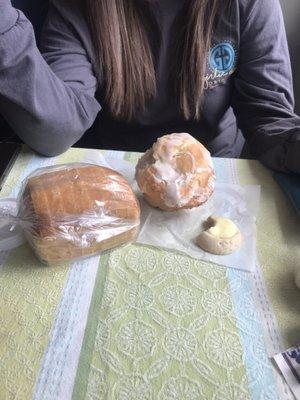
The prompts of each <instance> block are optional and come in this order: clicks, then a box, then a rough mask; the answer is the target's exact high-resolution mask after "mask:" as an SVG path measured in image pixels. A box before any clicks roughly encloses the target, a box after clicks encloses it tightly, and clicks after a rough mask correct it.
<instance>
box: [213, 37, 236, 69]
mask: <svg viewBox="0 0 300 400" xmlns="http://www.w3.org/2000/svg"><path fill="white" fill-rule="evenodd" d="M209 65H210V67H211V68H212V69H213V70H217V71H220V72H224V73H225V72H228V71H230V70H231V69H232V68H233V67H234V65H235V51H234V48H233V46H232V45H231V44H230V43H220V44H217V45H216V46H215V47H213V48H212V49H211V50H210V54H209Z"/></svg>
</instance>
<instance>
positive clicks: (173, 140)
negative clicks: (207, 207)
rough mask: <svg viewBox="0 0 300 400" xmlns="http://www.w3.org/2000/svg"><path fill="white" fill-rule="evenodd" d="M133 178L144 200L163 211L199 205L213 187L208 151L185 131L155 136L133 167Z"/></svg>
mask: <svg viewBox="0 0 300 400" xmlns="http://www.w3.org/2000/svg"><path fill="white" fill-rule="evenodd" d="M136 180H137V183H138V185H139V188H140V190H141V192H142V193H143V195H144V197H145V199H146V200H147V202H148V203H149V204H150V205H152V206H153V207H158V208H160V209H162V210H166V211H175V210H179V209H186V208H193V207H198V206H200V205H201V204H203V203H205V202H206V201H207V200H208V198H209V197H210V196H211V195H212V193H213V190H214V182H215V173H214V169H213V163H212V159H211V156H210V153H209V151H208V150H207V149H206V148H205V147H204V146H203V145H202V144H201V143H200V142H198V141H197V140H196V139H194V138H193V137H192V136H191V135H189V134H188V133H173V134H171V135H166V136H163V137H161V138H159V139H158V140H157V142H156V143H154V145H153V146H152V148H151V149H149V150H148V151H147V152H146V153H145V154H144V156H143V157H142V158H141V159H140V160H139V162H138V164H137V167H136Z"/></svg>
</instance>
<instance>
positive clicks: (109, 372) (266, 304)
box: [0, 148, 300, 400]
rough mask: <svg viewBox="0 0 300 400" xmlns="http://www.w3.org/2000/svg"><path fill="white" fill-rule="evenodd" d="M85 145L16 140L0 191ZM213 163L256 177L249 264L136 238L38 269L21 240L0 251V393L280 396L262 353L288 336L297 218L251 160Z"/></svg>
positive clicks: (297, 299)
mask: <svg viewBox="0 0 300 400" xmlns="http://www.w3.org/2000/svg"><path fill="white" fill-rule="evenodd" d="M87 152H89V150H87V149H70V150H69V151H68V152H66V153H65V154H63V155H61V156H59V157H56V158H50V159H49V158H43V157H39V156H36V155H34V154H33V153H32V152H31V151H30V150H28V149H27V148H24V149H23V151H22V153H21V154H20V155H19V157H18V159H17V160H16V161H15V164H14V168H13V169H12V171H11V173H10V174H9V176H8V179H7V181H6V183H5V185H4V187H3V190H2V192H1V193H0V195H1V197H16V196H17V194H18V190H19V187H20V183H21V181H22V180H23V179H24V178H25V177H26V176H27V174H28V173H30V172H31V171H32V170H34V169H35V168H37V167H40V166H45V165H52V164H62V163H66V162H78V161H80V160H84V158H85V156H86V154H87ZM103 154H104V155H107V154H108V155H109V157H117V158H124V159H126V160H128V161H130V162H133V163H135V162H136V161H137V159H138V154H134V153H126V154H124V153H119V152H103ZM214 163H215V167H216V171H217V179H218V180H219V181H220V182H227V183H236V184H237V183H240V184H242V185H260V186H261V202H260V211H259V215H258V218H257V253H258V265H257V270H256V271H255V272H254V273H253V274H249V273H245V272H242V271H237V270H234V269H231V268H228V269H226V268H222V267H218V266H214V265H212V264H209V263H205V262H202V261H196V260H193V259H190V258H189V257H185V256H182V255H178V254H176V253H172V252H166V251H164V250H161V249H153V248H147V247H145V246H140V245H130V246H126V247H124V248H121V249H119V250H116V251H113V252H111V253H108V254H106V255H103V256H101V257H99V258H98V257H95V258H92V259H90V260H87V261H84V262H77V263H73V264H72V265H65V266H60V267H44V266H41V265H40V264H39V263H38V261H37V260H36V259H35V257H34V256H33V254H32V251H31V250H30V248H29V246H28V245H23V246H21V247H20V248H18V249H15V250H13V251H11V252H9V253H5V254H4V253H0V338H1V340H0V398H1V399H2V398H3V399H6V398H7V399H15V398H17V399H29V398H35V399H48V398H49V399H64V400H65V399H68V398H73V399H84V398H87V399H98V398H99V399H104V398H108V399H133V398H142V397H144V398H145V399H156V398H159V399H177V398H189V399H198V398H201V395H202V396H206V397H205V398H209V399H214V400H219V399H220V400H221V399H222V400H223V399H224V400H227V399H228V400H229V399H272V400H275V399H277V398H278V399H281V398H282V399H292V397H291V395H290V394H289V392H288V389H287V387H286V386H284V385H283V383H282V381H281V379H280V377H279V375H278V374H277V373H276V372H275V371H274V369H273V367H272V364H271V361H270V359H269V356H270V355H273V354H275V353H276V352H278V351H280V350H283V349H285V348H286V347H290V346H292V345H295V344H297V343H298V342H299V341H300V323H299V321H300V318H299V313H300V307H299V304H300V294H299V291H298V290H297V289H296V287H295V284H294V280H293V273H294V268H295V267H296V266H297V265H299V268H300V253H299V238H300V228H299V221H298V220H297V216H296V212H295V211H294V209H293V208H292V206H291V205H290V204H289V202H288V201H287V200H286V198H285V196H284V195H283V193H282V191H281V189H280V188H279V187H278V185H277V184H276V182H275V181H274V180H273V179H272V177H271V174H270V173H269V171H268V170H267V169H265V168H264V167H263V166H261V165H260V164H259V163H258V162H257V161H253V160H251V161H248V160H230V159H214ZM134 396H135V397H134Z"/></svg>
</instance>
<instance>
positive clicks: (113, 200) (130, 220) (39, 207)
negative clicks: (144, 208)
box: [22, 164, 140, 263]
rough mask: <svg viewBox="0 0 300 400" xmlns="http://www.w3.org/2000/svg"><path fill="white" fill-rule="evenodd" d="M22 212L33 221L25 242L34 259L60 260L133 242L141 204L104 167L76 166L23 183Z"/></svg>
mask: <svg viewBox="0 0 300 400" xmlns="http://www.w3.org/2000/svg"><path fill="white" fill-rule="evenodd" d="M22 203H23V206H22V209H23V212H24V210H25V213H27V214H28V216H29V217H30V218H31V220H32V226H31V229H30V230H29V231H27V238H28V239H29V241H30V243H31V245H32V246H33V248H34V250H35V251H36V253H37V255H38V257H39V258H40V259H41V260H42V261H44V262H46V263H53V262H55V263H56V262H65V261H70V260H73V259H77V258H79V257H83V256H89V255H92V254H95V253H98V252H101V251H104V250H107V249H110V248H113V247H116V246H119V245H122V244H124V243H127V242H128V241H131V240H133V239H134V238H135V237H136V235H137V233H138V229H139V223H140V206H139V203H138V200H137V198H136V196H135V194H134V192H133V191H132V189H131V187H130V186H129V184H128V183H127V181H126V180H125V178H124V177H123V176H122V175H120V174H119V173H117V172H116V171H113V170H111V169H109V168H105V167H100V166H95V165H89V164H76V165H72V164H70V165H66V166H63V167H59V168H57V167H54V168H50V169H49V170H47V171H42V172H41V173H39V174H38V175H37V176H32V177H30V178H29V179H28V181H27V184H26V186H25V188H24V192H23V196H22Z"/></svg>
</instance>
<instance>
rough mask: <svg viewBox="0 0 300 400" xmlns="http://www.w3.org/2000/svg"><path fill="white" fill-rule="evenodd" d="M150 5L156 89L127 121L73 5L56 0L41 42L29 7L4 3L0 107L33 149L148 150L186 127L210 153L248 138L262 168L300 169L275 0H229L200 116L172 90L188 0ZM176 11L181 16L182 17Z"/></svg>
mask: <svg viewBox="0 0 300 400" xmlns="http://www.w3.org/2000/svg"><path fill="white" fill-rule="evenodd" d="M140 1H144V3H145V13H146V14H147V16H148V17H149V18H153V19H154V20H155V22H156V24H152V25H151V26H153V27H155V26H156V28H153V32H149V35H150V38H149V39H150V43H151V44H152V47H153V52H154V54H155V55H156V56H155V69H156V78H157V94H156V96H155V98H154V99H152V100H151V101H149V102H148V103H147V105H146V109H145V111H143V112H137V113H136V115H135V116H134V118H133V119H132V120H131V121H129V122H126V121H122V120H116V119H114V118H113V117H112V116H111V114H110V112H109V108H108V106H107V104H106V103H105V87H104V82H98V81H97V79H96V77H95V69H96V63H95V55H94V50H93V45H92V41H91V37H90V33H89V29H88V26H87V24H86V22H85V19H84V16H83V13H82V11H81V9H80V8H79V7H78V6H76V2H75V1H74V2H73V1H67V0H53V1H52V3H51V4H50V7H49V13H48V17H47V20H46V23H45V25H44V29H43V34H42V38H41V43H40V47H39V49H38V47H37V45H36V40H35V35H34V31H33V28H32V26H31V23H30V22H29V21H28V20H27V19H26V17H25V16H24V14H23V13H22V12H21V11H19V10H16V9H15V8H13V7H12V6H11V3H10V1H9V0H0V114H1V115H2V116H3V117H4V118H5V119H6V121H7V122H8V123H9V125H10V126H11V127H12V128H13V130H14V131H15V132H16V134H17V135H18V136H19V137H20V138H21V139H22V140H23V141H24V142H25V143H27V144H28V145H29V146H30V147H31V148H33V149H34V150H36V151H37V152H39V153H41V154H44V155H47V156H52V155H57V154H59V153H62V152H64V151H66V150H67V149H68V148H69V147H70V146H72V145H74V144H75V143H77V144H79V145H82V146H84V147H96V148H110V149H124V150H132V151H134V150H136V151H144V150H145V149H146V148H148V147H150V146H151V145H152V143H153V142H154V141H155V140H156V139H157V138H158V137H159V136H161V135H163V134H165V133H168V132H183V131H184V132H189V133H190V134H192V135H193V136H194V137H196V138H197V139H199V140H200V141H201V142H202V143H203V144H204V145H205V146H206V147H207V148H208V149H209V150H210V151H211V153H212V155H214V156H223V157H229V156H231V157H235V156H238V155H239V154H240V151H241V147H242V144H243V140H242V139H241V133H240V132H242V134H243V136H244V137H245V139H246V141H247V143H248V144H249V146H250V148H251V151H252V152H253V154H254V155H256V156H257V157H258V158H259V159H260V160H261V161H262V162H263V163H264V164H265V165H267V166H269V167H270V168H273V169H277V170H281V171H286V172H289V171H294V172H298V173H300V118H299V117H298V116H296V115H295V114H294V100H293V86H292V76H291V67H290V59H289V53H288V47H287V41H286V34H285V28H284V22H283V18H282V12H281V8H280V5H279V1H278V0H233V1H232V3H233V4H232V15H231V20H230V22H229V20H226V18H223V19H222V20H221V23H220V24H219V26H218V29H217V30H216V31H215V32H214V35H213V39H212V43H211V48H210V51H209V54H208V55H207V66H206V72H205V77H204V79H205V92H204V96H203V109H202V115H201V119H200V121H196V120H193V119H191V120H189V121H186V120H184V118H183V117H182V116H181V114H180V112H179V109H178V105H177V100H176V98H175V96H174V95H173V93H172V88H173V86H174V82H172V81H171V79H170V74H169V72H170V71H171V69H172V62H173V59H172V57H171V51H172V41H171V38H172V37H173V33H174V30H175V29H176V27H177V25H176V23H177V21H180V12H181V11H182V7H183V5H184V0H159V1H157V2H156V1H155V2H147V1H146V0H140ZM177 16H179V18H176V17H177Z"/></svg>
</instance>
